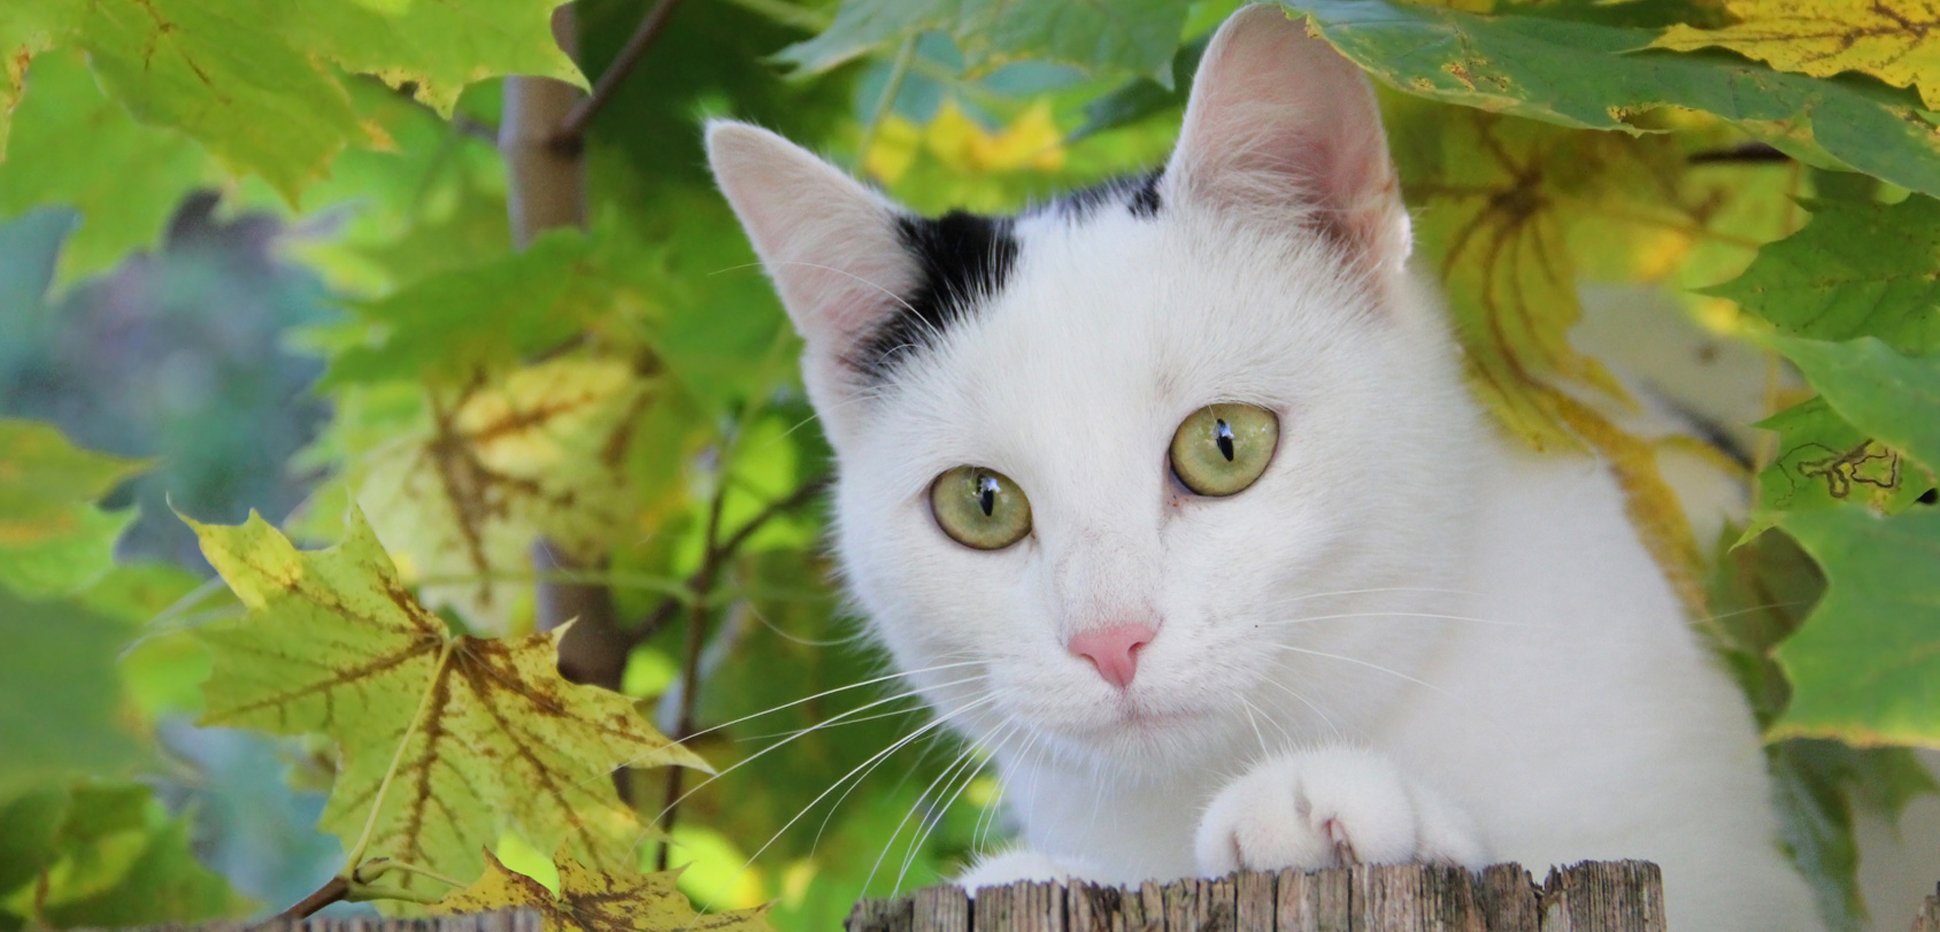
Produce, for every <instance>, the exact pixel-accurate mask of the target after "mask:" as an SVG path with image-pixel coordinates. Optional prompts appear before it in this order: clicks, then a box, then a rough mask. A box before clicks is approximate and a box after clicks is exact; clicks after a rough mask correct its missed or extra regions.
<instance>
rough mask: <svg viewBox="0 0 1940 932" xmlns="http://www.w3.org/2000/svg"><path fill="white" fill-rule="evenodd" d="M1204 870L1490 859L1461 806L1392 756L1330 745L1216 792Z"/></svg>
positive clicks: (1200, 851) (1209, 811)
mask: <svg viewBox="0 0 1940 932" xmlns="http://www.w3.org/2000/svg"><path fill="white" fill-rule="evenodd" d="M1194 850H1195V853H1196V854H1197V855H1198V859H1199V870H1200V871H1201V872H1202V873H1203V874H1205V875H1206V876H1208V877H1216V876H1219V875H1221V874H1226V873H1230V872H1232V871H1235V870H1239V869H1242V868H1244V869H1247V870H1278V869H1280V868H1286V867H1291V868H1296V869H1299V870H1315V869H1318V868H1322V867H1332V866H1335V865H1341V864H1353V863H1362V864H1397V863H1405V862H1408V861H1439V862H1443V863H1449V864H1460V865H1464V866H1469V867H1481V866H1483V865H1484V864H1486V863H1487V859H1486V856H1485V852H1484V851H1483V849H1482V845H1481V843H1480V842H1479V841H1478V840H1477V833H1476V831H1475V829H1474V826H1473V825H1472V824H1471V823H1470V822H1469V820H1468V817H1467V816H1466V815H1464V814H1463V813H1462V812H1461V811H1460V810H1458V809H1456V808H1455V806H1454V805H1453V804H1451V803H1449V802H1447V801H1446V800H1444V799H1442V798H1441V797H1440V796H1438V795H1436V794H1434V793H1432V792H1430V791H1429V790H1427V789H1426V788H1425V787H1422V786H1419V785H1417V784H1415V783H1413V782H1412V781H1410V780H1407V779H1405V778H1404V777H1402V775H1401V773H1400V771H1399V770H1397V769H1395V766H1394V764H1393V763H1392V762H1390V761H1389V760H1388V759H1387V758H1386V757H1383V756H1381V755H1379V754H1376V753H1373V752H1371V751H1360V750H1352V749H1346V748H1332V749H1327V750H1320V751H1302V752H1298V753H1293V754H1287V755H1284V756H1281V757H1277V758H1274V759H1273V760H1270V761H1267V762H1266V763H1264V764H1261V765H1259V766H1257V767H1254V768H1253V769H1252V770H1251V771H1250V772H1248V773H1247V774H1246V775H1245V776H1243V777H1241V778H1239V779H1238V780H1235V781H1233V782H1232V783H1231V784H1229V785H1227V787H1226V788H1225V789H1223V790H1221V791H1220V792H1219V795H1217V796H1215V797H1213V801H1212V805H1210V806H1208V807H1206V813H1205V815H1204V816H1202V817H1200V820H1199V832H1198V837H1197V839H1196V840H1195V847H1194Z"/></svg>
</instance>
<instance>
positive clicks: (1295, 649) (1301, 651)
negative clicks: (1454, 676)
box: [1278, 644, 1452, 698]
mask: <svg viewBox="0 0 1940 932" xmlns="http://www.w3.org/2000/svg"><path fill="white" fill-rule="evenodd" d="M1278 647H1279V648H1280V649H1281V650H1289V651H1293V652H1294V653H1298V654H1309V655H1311V656H1314V657H1327V658H1330V659H1333V660H1340V661H1344V662H1346V663H1351V664H1356V665H1358V666H1363V667H1367V668H1368V669H1370V670H1379V671H1380V672H1382V673H1386V674H1388V675H1389V676H1394V677H1400V678H1401V679H1404V680H1407V681H1408V682H1410V683H1414V684H1415V685H1417V686H1421V687H1424V688H1427V689H1432V690H1434V691H1435V692H1437V693H1440V694H1441V695H1444V696H1447V695H1448V692H1447V691H1446V690H1444V689H1442V688H1441V687H1439V686H1436V685H1435V684H1433V683H1430V682H1427V681H1425V680H1418V679H1415V678H1414V677H1412V676H1409V675H1408V674H1406V673H1402V672H1401V671H1399V670H1390V669H1388V668H1387V667H1384V666H1381V665H1380V664H1378V663H1369V662H1368V661H1365V660H1360V659H1357V658H1354V657H1348V656H1345V655H1343V654H1330V653H1327V652H1326V651H1323V650H1313V649H1311V648H1306V647H1295V646H1293V645H1291V644H1281V645H1278ZM1451 698H1452V697H1451Z"/></svg>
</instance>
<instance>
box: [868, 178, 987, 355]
mask: <svg viewBox="0 0 1940 932" xmlns="http://www.w3.org/2000/svg"><path fill="white" fill-rule="evenodd" d="M1012 226H1013V224H1012V221H1011V219H1010V218H1008V217H985V216H980V215H978V214H972V213H966V212H964V211H961V210H953V211H950V212H949V213H947V214H944V215H943V216H941V217H936V218H934V219H931V218H927V217H898V218H897V219H896V235H897V238H898V239H900V240H902V244H903V248H904V249H905V250H906V251H908V253H909V256H910V258H911V259H913V260H915V263H916V284H915V286H914V287H912V288H910V289H909V291H908V293H907V294H903V295H900V296H899V297H900V298H901V300H900V301H899V302H896V304H895V307H894V309H893V310H892V312H891V313H890V315H889V316H888V317H887V318H886V319H884V320H883V322H882V323H881V324H879V325H877V327H876V329H875V330H874V331H873V332H871V333H870V334H869V335H868V336H867V337H866V338H864V339H863V340H861V341H860V342H859V343H858V344H857V346H856V348H855V350H854V351H853V352H852V353H851V354H850V356H849V364H850V365H852V366H854V367H855V369H856V371H858V372H861V373H862V374H863V375H865V376H867V377H869V378H870V379H873V380H875V381H882V380H884V379H886V378H887V377H888V376H889V373H890V370H892V369H894V368H895V366H896V364H897V363H898V362H899V361H900V360H901V358H902V357H903V356H905V355H907V354H908V353H910V352H911V351H914V350H922V349H927V348H929V347H932V346H934V345H936V341H937V339H938V338H939V337H941V336H942V334H943V331H945V330H946V329H948V328H949V327H950V325H951V324H953V323H955V322H957V321H959V320H962V319H963V318H964V317H966V316H968V315H969V314H970V313H971V312H972V311H973V310H975V308H976V305H977V303H978V302H979V301H981V300H983V299H986V298H988V297H990V296H991V295H994V294H996V293H997V292H998V291H1001V290H1003V287H1004V281H1005V280H1006V279H1008V278H1009V277H1010V270H1011V267H1012V266H1014V265H1016V264H1017V237H1016V236H1015V235H1013V233H1012Z"/></svg>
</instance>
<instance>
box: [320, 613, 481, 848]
mask: <svg viewBox="0 0 1940 932" xmlns="http://www.w3.org/2000/svg"><path fill="white" fill-rule="evenodd" d="M457 643H458V642H457V640H456V639H455V638H447V639H446V640H445V642H444V644H442V645H440V646H439V648H438V659H437V661H436V662H435V663H433V664H432V665H431V675H430V676H428V677H426V678H425V681H424V695H423V696H420V697H419V698H418V710H417V712H415V713H413V714H412V716H411V726H410V727H409V728H406V729H404V734H402V735H399V736H398V739H397V751H396V753H394V754H392V755H391V765H390V766H389V767H386V768H384V780H383V782H381V783H379V784H377V793H376V795H374V796H372V797H371V802H370V815H369V816H368V817H366V818H365V819H364V834H363V835H362V836H360V837H359V838H358V839H357V844H356V846H355V847H353V848H351V849H350V856H349V857H347V858H345V859H344V869H343V873H342V874H340V875H339V876H340V877H342V878H344V879H346V880H349V879H354V878H355V877H356V876H357V868H358V867H359V866H360V865H361V864H362V863H363V860H364V850H365V849H366V848H369V847H370V837H371V833H372V832H374V831H376V830H377V814H378V813H379V812H380V811H381V810H383V808H384V797H385V796H387V795H389V794H390V791H391V781H392V780H393V779H395V778H396V777H397V766H398V764H400V763H402V762H403V760H404V749H405V747H406V746H408V745H409V744H410V743H411V736H412V735H414V734H417V732H418V726H420V725H422V724H424V716H425V713H427V712H429V711H430V710H431V697H432V696H433V695H435V694H436V693H437V691H438V689H437V687H438V680H439V678H440V677H441V676H443V674H444V671H445V664H447V663H449V662H451V650H452V647H453V646H454V645H456V644H457ZM461 886H462V884H461Z"/></svg>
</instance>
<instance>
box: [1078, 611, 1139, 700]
mask: <svg viewBox="0 0 1940 932" xmlns="http://www.w3.org/2000/svg"><path fill="white" fill-rule="evenodd" d="M1156 636H1157V635H1156V633H1155V632H1153V630H1152V629H1151V628H1148V627H1146V626H1144V625H1115V626H1113V627H1110V628H1101V629H1098V630H1095V631H1082V632H1079V633H1078V634H1077V635H1075V636H1073V637H1072V638H1071V640H1070V642H1069V643H1067V644H1066V645H1065V646H1066V647H1068V648H1070V650H1071V652H1072V653H1074V654H1077V655H1078V656H1080V657H1083V658H1084V659H1086V660H1089V661H1091V663H1092V665H1094V666H1096V667H1097V668H1098V675H1099V676H1102V677H1104V678H1105V682H1107V683H1110V684H1112V685H1113V686H1116V687H1118V688H1119V689H1124V688H1125V687H1127V686H1130V685H1132V677H1133V676H1135V675H1137V673H1138V649H1139V648H1141V647H1144V646H1145V645H1147V644H1150V643H1151V642H1152V638H1154V637H1156Z"/></svg>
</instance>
